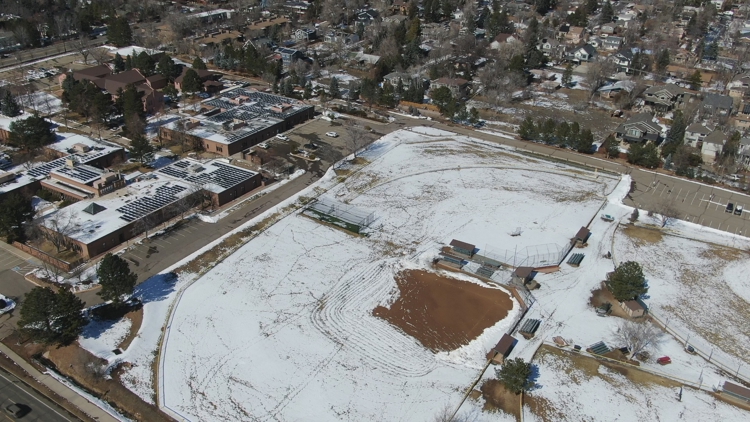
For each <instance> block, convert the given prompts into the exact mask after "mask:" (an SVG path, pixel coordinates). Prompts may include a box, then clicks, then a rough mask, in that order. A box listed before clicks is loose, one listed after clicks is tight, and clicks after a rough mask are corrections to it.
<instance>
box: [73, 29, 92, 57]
mask: <svg viewBox="0 0 750 422" xmlns="http://www.w3.org/2000/svg"><path fill="white" fill-rule="evenodd" d="M71 46H72V47H73V49H74V50H75V51H77V52H78V54H80V55H81V57H83V64H89V54H90V51H89V49H90V47H91V40H90V39H89V37H87V36H86V35H85V34H81V35H80V36H79V37H78V39H77V40H73V42H72V43H71Z"/></svg>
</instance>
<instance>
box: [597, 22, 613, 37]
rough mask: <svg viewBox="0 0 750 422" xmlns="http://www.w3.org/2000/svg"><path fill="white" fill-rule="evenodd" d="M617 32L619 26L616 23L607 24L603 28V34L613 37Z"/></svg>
mask: <svg viewBox="0 0 750 422" xmlns="http://www.w3.org/2000/svg"><path fill="white" fill-rule="evenodd" d="M616 32H617V25H616V24H615V23H605V24H604V25H602V27H601V33H602V34H607V35H612V34H614V33H616Z"/></svg>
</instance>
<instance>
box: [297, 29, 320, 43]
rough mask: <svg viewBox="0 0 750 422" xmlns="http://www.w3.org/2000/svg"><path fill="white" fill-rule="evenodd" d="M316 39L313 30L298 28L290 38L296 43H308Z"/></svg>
mask: <svg viewBox="0 0 750 422" xmlns="http://www.w3.org/2000/svg"><path fill="white" fill-rule="evenodd" d="M317 37H318V32H317V30H316V29H315V28H299V29H298V30H296V31H294V34H293V35H292V38H294V39H295V40H297V41H305V42H310V41H313V40H315V39H316V38H317Z"/></svg>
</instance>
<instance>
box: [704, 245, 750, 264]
mask: <svg viewBox="0 0 750 422" xmlns="http://www.w3.org/2000/svg"><path fill="white" fill-rule="evenodd" d="M748 255H750V252H746V251H742V250H740V249H734V248H727V247H724V246H719V245H712V247H711V249H709V250H707V251H703V252H702V253H701V256H702V257H703V258H708V259H714V258H718V259H723V260H724V261H737V260H739V259H743V258H747V257H748Z"/></svg>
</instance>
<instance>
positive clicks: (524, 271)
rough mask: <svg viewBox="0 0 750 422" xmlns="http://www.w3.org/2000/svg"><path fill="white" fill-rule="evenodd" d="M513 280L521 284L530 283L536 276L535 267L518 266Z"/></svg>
mask: <svg viewBox="0 0 750 422" xmlns="http://www.w3.org/2000/svg"><path fill="white" fill-rule="evenodd" d="M512 277H513V281H515V282H517V283H521V284H525V283H528V282H529V281H531V280H532V279H533V278H534V268H533V267H518V268H516V269H515V271H513V275H512Z"/></svg>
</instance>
